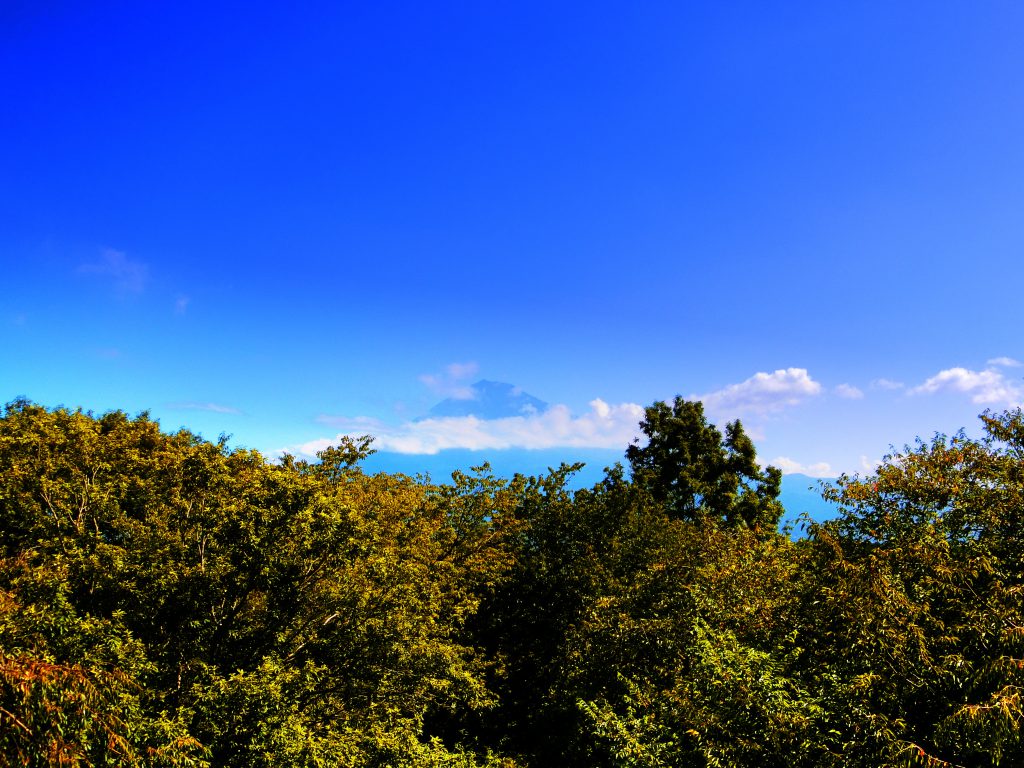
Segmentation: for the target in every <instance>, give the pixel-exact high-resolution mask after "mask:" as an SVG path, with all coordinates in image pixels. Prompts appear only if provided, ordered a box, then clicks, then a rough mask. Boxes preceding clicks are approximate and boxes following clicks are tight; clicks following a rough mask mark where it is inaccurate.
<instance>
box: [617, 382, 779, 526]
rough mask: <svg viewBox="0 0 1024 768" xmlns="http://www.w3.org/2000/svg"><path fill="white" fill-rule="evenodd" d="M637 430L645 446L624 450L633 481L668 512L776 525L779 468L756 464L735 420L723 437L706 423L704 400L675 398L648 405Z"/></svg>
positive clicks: (682, 516)
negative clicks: (644, 440)
mask: <svg viewBox="0 0 1024 768" xmlns="http://www.w3.org/2000/svg"><path fill="white" fill-rule="evenodd" d="M640 429H641V430H642V431H643V433H644V435H645V436H646V437H647V443H646V445H641V444H640V443H635V444H633V445H631V446H629V447H628V448H627V449H626V458H627V459H628V461H629V464H630V466H631V467H632V471H633V482H634V483H635V484H637V485H639V486H641V487H643V488H645V489H646V490H647V491H648V492H649V493H650V494H651V496H653V497H654V499H655V500H656V501H659V502H661V503H663V504H664V505H665V508H666V510H667V511H668V513H669V514H670V515H671V516H672V517H676V518H680V519H684V520H698V519H711V520H715V521H718V522H721V523H722V524H724V525H726V526H729V527H747V528H760V529H762V530H766V531H774V530H775V528H776V526H777V525H778V522H779V518H780V517H781V516H782V505H781V504H780V503H779V501H778V496H779V490H780V482H781V479H782V473H781V472H780V471H779V470H778V469H776V468H775V467H766V468H765V469H763V470H762V469H761V468H760V466H759V465H758V463H757V451H756V450H755V449H754V443H753V441H752V440H751V439H750V437H749V436H748V435H747V433H746V432H745V431H744V430H743V425H742V424H741V423H740V422H739V420H737V421H733V422H730V423H728V424H726V427H725V436H724V437H723V435H722V433H721V432H719V431H718V429H717V428H716V427H715V426H714V425H713V424H709V423H708V421H707V418H706V417H705V415H704V406H703V404H702V403H700V402H699V401H690V400H684V399H683V398H681V397H676V399H675V401H674V402H673V403H672V405H668V404H667V403H665V402H663V401H658V402H656V403H654V405H652V406H650V407H649V408H647V409H646V411H645V414H644V420H643V421H642V422H640Z"/></svg>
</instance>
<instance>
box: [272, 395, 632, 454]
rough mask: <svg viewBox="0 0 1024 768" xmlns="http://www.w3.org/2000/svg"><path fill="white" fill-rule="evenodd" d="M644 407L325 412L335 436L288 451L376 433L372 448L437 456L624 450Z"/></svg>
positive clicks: (309, 450)
mask: <svg viewBox="0 0 1024 768" xmlns="http://www.w3.org/2000/svg"><path fill="white" fill-rule="evenodd" d="M643 417H644V409H643V407H642V406H640V405H637V404H636V403H620V404H618V405H612V404H609V403H606V402H604V401H603V400H600V399H595V400H592V401H590V410H589V411H588V412H587V413H584V414H582V415H580V416H574V415H573V414H572V413H571V412H570V410H569V408H568V407H566V406H564V405H555V406H552V407H551V408H549V409H548V410H546V411H544V413H538V414H531V415H528V416H512V417H508V418H504V419H478V418H477V417H475V416H460V417H447V418H435V419H423V420H422V421H415V422H413V421H408V422H405V423H403V424H401V425H398V426H391V425H388V424H385V423H384V422H381V421H379V420H377V419H371V418H367V417H356V418H351V419H350V418H343V417H336V416H321V417H319V418H318V419H317V421H319V422H320V423H322V424H331V425H334V426H337V427H338V428H340V430H341V431H340V432H339V433H338V435H337V436H336V437H335V438H333V439H329V438H322V439H319V440H312V441H310V442H307V443H303V444H301V445H296V446H292V447H289V448H287V449H285V450H286V451H287V452H289V453H293V454H296V455H299V456H313V455H315V454H316V452H317V451H318V450H323V448H325V447H326V446H328V445H333V444H335V443H336V442H337V440H338V439H339V438H341V437H344V436H349V437H354V436H358V435H367V434H369V435H373V436H374V438H376V439H375V441H374V447H376V448H377V449H379V450H382V451H394V452H396V453H427V454H433V453H437V452H438V451H441V450H445V449H447V448H468V449H471V450H484V449H487V450H501V449H504V448H527V449H541V448H560V447H573V448H619V449H623V450H624V449H625V448H626V446H627V445H629V444H630V443H631V442H632V441H633V439H634V438H635V437H637V436H638V435H639V434H640V429H639V424H640V421H641V420H642V419H643Z"/></svg>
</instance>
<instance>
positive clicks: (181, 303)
mask: <svg viewBox="0 0 1024 768" xmlns="http://www.w3.org/2000/svg"><path fill="white" fill-rule="evenodd" d="M190 301H191V299H190V298H189V297H188V296H179V297H178V298H176V299H175V300H174V314H176V315H184V314H185V312H186V310H188V303H189V302H190Z"/></svg>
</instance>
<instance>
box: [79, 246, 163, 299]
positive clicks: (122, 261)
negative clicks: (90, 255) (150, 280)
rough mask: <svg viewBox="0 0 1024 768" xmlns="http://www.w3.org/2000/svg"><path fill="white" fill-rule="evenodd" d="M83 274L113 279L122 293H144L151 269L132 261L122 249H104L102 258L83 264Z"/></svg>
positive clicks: (80, 269) (81, 268)
mask: <svg viewBox="0 0 1024 768" xmlns="http://www.w3.org/2000/svg"><path fill="white" fill-rule="evenodd" d="M78 271H79V272H81V273H83V274H91V275H101V276H103V277H107V278H109V279H110V280H111V281H113V283H114V286H115V287H116V288H117V290H119V291H121V292H122V293H142V290H143V288H145V286H146V279H147V276H148V272H149V269H148V268H147V267H146V265H145V264H143V263H142V262H139V261H132V260H131V259H129V258H128V257H127V256H125V254H124V253H123V252H121V251H115V250H113V249H112V248H106V249H104V251H103V253H102V254H100V260H99V261H97V262H95V263H92V264H83V265H81V266H80V267H79V268H78Z"/></svg>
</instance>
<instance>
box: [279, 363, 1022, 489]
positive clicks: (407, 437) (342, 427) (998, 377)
mask: <svg viewBox="0 0 1024 768" xmlns="http://www.w3.org/2000/svg"><path fill="white" fill-rule="evenodd" d="M1020 365H1021V363H1019V362H1018V361H1016V360H1014V359H1012V358H1009V357H1000V358H994V359H991V360H989V361H987V363H986V366H985V367H984V368H983V369H982V370H971V369H968V368H963V367H952V368H947V369H944V370H940V371H939V372H938V373H936V374H935V375H934V376H931V377H929V378H927V379H926V380H925V381H923V382H922V383H921V384H919V385H917V386H912V387H907V386H905V385H903V384H902V383H899V382H893V381H891V380H888V379H884V378H877V379H874V380H873V381H872V382H871V386H870V388H869V389H870V390H871V391H873V392H876V393H879V392H880V393H888V394H889V395H890V396H897V397H919V396H927V395H934V394H939V393H943V392H947V393H949V392H951V393H954V394H960V395H966V396H967V397H968V398H969V399H970V401H971V402H972V403H976V404H982V405H987V406H992V407H996V406H1002V407H1011V408H1012V407H1017V406H1019V405H1020V404H1021V401H1022V400H1024V387H1022V386H1021V385H1020V384H1018V383H1017V382H1016V381H1014V380H1013V379H1011V378H1010V377H1009V376H1008V375H1007V373H1006V369H1008V368H1016V367H1019V366H1020ZM477 370H478V368H477V366H476V365H475V364H473V363H457V364H452V365H449V366H447V367H446V368H445V369H444V371H443V372H442V373H440V374H425V375H423V376H421V377H420V381H421V382H422V383H424V384H425V385H426V386H427V387H428V388H429V389H430V390H431V391H432V392H433V393H435V394H438V395H447V396H448V397H450V398H451V397H454V398H457V399H460V400H464V401H466V402H467V404H469V403H472V402H474V401H475V400H478V399H479V398H478V393H476V392H475V391H474V387H475V386H478V385H483V384H493V382H484V381H482V382H477V384H476V385H470V384H468V383H466V381H465V379H466V378H468V377H470V376H473V375H476V373H477ZM502 386H509V387H511V385H502ZM514 391H515V392H516V393H517V395H518V394H519V393H521V391H520V390H518V388H516V389H514ZM829 393H831V394H832V395H834V396H835V397H837V398H839V399H841V400H846V401H858V402H860V401H864V400H865V399H868V397H869V396H868V395H866V394H865V390H863V389H861V388H859V387H856V386H854V385H852V384H849V383H841V384H837V385H834V386H832V387H830V388H826V387H824V386H823V385H822V383H821V382H819V381H817V380H816V379H814V377H813V376H812V375H811V374H810V372H809V371H808V370H807V369H806V368H798V367H790V368H780V369H777V370H775V371H771V372H758V373H755V374H754V375H753V376H750V377H749V378H747V379H746V380H744V381H741V382H738V383H734V384H728V385H726V386H724V387H722V388H721V389H718V390H714V391H711V392H707V393H703V394H692V395H690V396H689V399H691V400H693V399H696V400H700V401H702V402H703V403H704V406H705V409H706V410H707V413H708V415H709V418H711V419H712V420H713V421H717V422H721V421H725V420H732V419H736V418H749V419H752V420H753V421H754V422H755V426H754V427H753V428H752V429H749V431H750V432H751V433H752V434H753V435H754V436H755V439H756V438H757V437H758V436H759V433H760V431H761V430H762V429H763V424H765V423H769V424H770V423H771V421H772V419H773V418H776V417H778V416H779V415H780V414H782V413H783V412H784V411H794V410H797V409H799V408H800V407H801V406H802V405H804V404H805V403H807V402H809V401H811V400H813V399H816V398H821V397H823V396H827V395H828V394H829ZM467 408H469V409H470V410H468V411H467V413H466V415H459V416H428V417H426V418H421V419H417V420H411V421H404V422H401V423H397V424H393V423H388V422H386V421H383V420H381V419H376V418H369V417H365V416H353V417H349V416H332V415H321V416H320V417H318V418H317V422H318V423H321V424H324V425H328V426H331V427H333V428H335V429H337V430H338V431H337V432H336V434H335V435H334V436H333V437H323V438H318V439H314V440H310V441H307V442H304V443H301V444H298V445H293V446H289V447H287V448H284V449H282V450H281V451H279V453H285V452H287V453H291V454H294V455H298V456H304V457H307V458H312V457H314V456H315V455H316V453H317V451H320V450H323V449H324V448H326V447H328V446H330V445H333V444H336V443H337V442H338V440H340V439H341V438H343V437H355V436H360V435H367V434H369V435H372V436H374V438H375V443H374V444H375V447H376V448H378V449H379V450H382V451H386V452H394V453H402V454H427V455H432V454H436V453H438V452H439V451H444V450H448V449H468V450H506V449H521V450H542V449H550V448H599V449H616V450H618V449H623V448H625V446H626V445H628V444H630V443H631V442H633V441H634V440H636V439H638V438H639V437H640V430H639V423H640V421H641V420H642V419H643V416H644V406H642V405H640V404H638V403H633V402H622V403H608V402H606V401H605V400H603V399H601V398H594V399H593V400H591V401H590V402H589V403H588V410H587V411H586V412H584V413H579V414H575V413H573V412H572V410H571V409H570V408H569V407H568V406H566V405H564V404H555V405H551V406H549V407H547V408H546V409H545V410H543V411H540V412H536V413H523V414H521V415H515V416H505V417H502V418H487V417H485V416H482V415H479V414H477V413H473V412H472V410H471V406H470V405H467ZM768 463H771V464H772V465H774V466H777V467H779V468H780V469H781V470H782V471H783V473H785V474H792V473H801V474H806V475H810V476H813V477H830V476H834V475H835V474H837V472H838V471H839V470H837V468H835V467H833V466H832V465H831V464H830V463H829V462H827V461H820V460H819V461H813V460H812V461H801V460H798V459H794V458H791V457H789V456H786V455H780V456H777V457H775V458H774V459H772V460H771V461H770V462H768ZM871 466H872V462H868V461H867V460H866V459H864V458H863V457H862V460H861V466H860V467H858V469H864V470H870V467H871Z"/></svg>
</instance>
